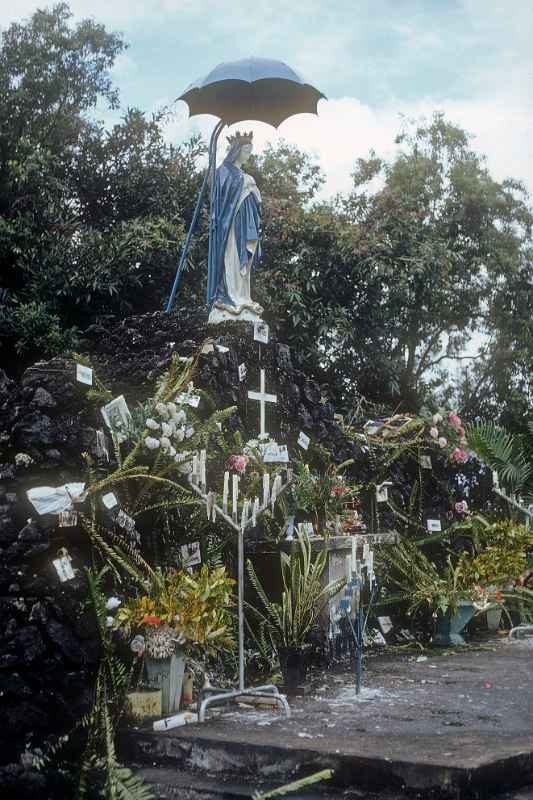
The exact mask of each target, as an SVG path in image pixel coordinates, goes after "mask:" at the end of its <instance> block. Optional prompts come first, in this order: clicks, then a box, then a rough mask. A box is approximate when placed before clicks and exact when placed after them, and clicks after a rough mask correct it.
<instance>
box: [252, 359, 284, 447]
mask: <svg viewBox="0 0 533 800" xmlns="http://www.w3.org/2000/svg"><path fill="white" fill-rule="evenodd" d="M260 374H261V387H260V391H259V392H248V397H249V398H250V400H258V401H259V403H260V406H261V423H260V426H261V430H260V431H259V433H260V434H264V433H266V429H265V408H266V406H265V404H266V403H277V402H278V396H277V395H275V394H266V392H265V370H264V369H262V370H261V373H260Z"/></svg>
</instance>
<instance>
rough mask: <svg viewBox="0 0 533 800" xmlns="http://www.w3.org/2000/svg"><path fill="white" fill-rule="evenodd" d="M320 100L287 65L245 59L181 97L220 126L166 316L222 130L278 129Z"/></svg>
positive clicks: (192, 109)
mask: <svg viewBox="0 0 533 800" xmlns="http://www.w3.org/2000/svg"><path fill="white" fill-rule="evenodd" d="M321 98H325V95H323V94H322V92H319V91H318V89H315V88H314V86H311V85H310V84H309V83H306V82H305V80H304V79H303V78H302V76H301V75H299V74H298V73H297V72H295V70H293V69H292V68H291V67H289V66H288V64H285V63H284V62H283V61H273V60H272V59H269V58H243V59H241V60H240V61H227V62H224V63H222V64H219V65H218V66H217V67H215V68H214V69H212V70H211V72H209V73H208V74H207V75H206V76H205V78H200V80H197V81H195V82H194V83H191V85H190V86H188V87H187V89H186V90H185V91H184V92H183V94H182V95H180V97H179V98H178V99H179V100H184V101H185V102H186V103H187V105H188V106H189V113H190V116H191V117H194V116H196V115H197V114H213V115H214V116H215V117H219V122H218V123H217V125H216V127H215V129H214V131H213V133H212V135H211V141H210V144H209V166H208V168H207V171H206V174H205V178H204V181H203V184H202V188H201V189H200V194H199V195H198V201H197V203H196V208H195V210H194V214H193V218H192V221H191V226H190V228H189V232H188V234H187V238H186V240H185V244H184V246H183V251H182V254H181V258H180V262H179V265H178V269H177V271H176V275H175V278H174V284H173V286H172V291H171V293H170V297H169V299H168V302H167V306H166V311H167V312H169V311H170V310H171V308H172V305H173V303H174V297H175V296H176V290H177V288H178V283H179V280H180V277H181V273H182V271H183V267H184V265H185V259H186V256H187V253H188V251H189V246H190V243H191V239H192V235H193V233H194V230H195V228H196V224H197V222H198V215H199V213H200V209H201V207H202V202H203V198H204V194H205V190H206V188H207V183H208V178H209V175H210V173H211V172H214V170H215V168H216V146H217V141H218V137H219V136H220V132H221V131H222V129H223V128H224V126H225V125H232V124H234V123H235V122H242V121H244V120H257V121H259V122H266V123H268V124H269V125H273V126H274V127H275V128H277V127H278V125H280V124H281V123H282V122H283V120H285V119H287V118H288V117H291V116H292V115H293V114H305V113H307V114H316V113H317V104H318V101H319V100H320V99H321ZM213 183H214V181H213Z"/></svg>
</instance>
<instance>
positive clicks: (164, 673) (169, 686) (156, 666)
mask: <svg viewBox="0 0 533 800" xmlns="http://www.w3.org/2000/svg"><path fill="white" fill-rule="evenodd" d="M144 663H145V666H146V674H147V677H148V685H149V686H150V688H151V689H161V712H162V714H163V716H165V717H166V716H169V715H170V714H174V713H175V712H176V711H179V708H180V702H181V689H182V685H183V672H184V670H185V651H184V650H181V649H177V650H176V652H175V653H173V654H172V655H171V656H170V657H169V658H152V657H151V656H146V657H145V660H144Z"/></svg>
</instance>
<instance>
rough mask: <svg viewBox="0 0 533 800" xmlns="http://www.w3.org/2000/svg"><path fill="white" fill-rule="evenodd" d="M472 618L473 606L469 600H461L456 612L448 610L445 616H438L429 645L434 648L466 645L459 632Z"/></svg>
mask: <svg viewBox="0 0 533 800" xmlns="http://www.w3.org/2000/svg"><path fill="white" fill-rule="evenodd" d="M473 616H474V605H473V603H471V602H470V601H469V600H461V601H460V602H459V606H458V607H457V610H456V611H453V612H452V610H451V609H450V608H449V609H448V610H447V612H446V613H445V614H439V616H438V619H437V630H436V632H435V636H434V637H433V639H432V640H431V643H432V644H433V645H435V646H436V647H449V646H450V645H454V644H466V642H465V640H464V639H463V637H462V636H461V631H462V630H463V628H464V627H465V625H467V624H468V623H469V622H470V620H471V619H472V617H473Z"/></svg>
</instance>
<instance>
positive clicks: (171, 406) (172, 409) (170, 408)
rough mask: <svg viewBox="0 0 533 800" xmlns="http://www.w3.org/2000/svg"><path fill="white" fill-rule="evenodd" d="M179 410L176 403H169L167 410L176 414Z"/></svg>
mask: <svg viewBox="0 0 533 800" xmlns="http://www.w3.org/2000/svg"><path fill="white" fill-rule="evenodd" d="M176 410H177V406H176V403H167V411H168V412H169V413H170V414H175V413H176Z"/></svg>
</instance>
